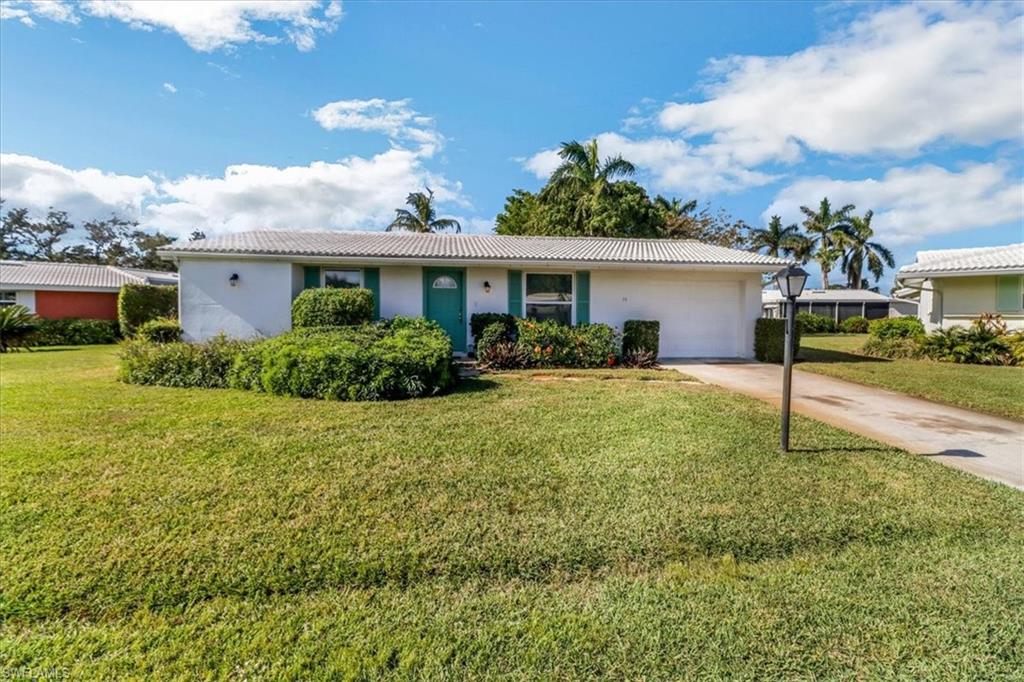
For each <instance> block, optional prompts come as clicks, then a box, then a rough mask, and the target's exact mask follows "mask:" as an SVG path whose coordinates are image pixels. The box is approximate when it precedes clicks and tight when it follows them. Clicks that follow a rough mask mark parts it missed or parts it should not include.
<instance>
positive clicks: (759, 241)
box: [750, 215, 806, 258]
mask: <svg viewBox="0 0 1024 682" xmlns="http://www.w3.org/2000/svg"><path fill="white" fill-rule="evenodd" d="M800 238H803V239H806V237H804V236H803V235H802V234H800V228H799V227H797V226H796V225H795V224H793V225H787V226H786V227H783V226H782V218H780V217H779V216H777V215H773V216H772V219H771V220H769V221H768V227H765V228H761V229H757V230H751V231H750V246H751V247H752V248H753V249H754V250H755V251H761V250H764V251H765V253H766V254H767V255H769V256H774V257H775V258H779V257H781V256H783V255H786V256H790V255H793V251H794V250H795V249H796V248H799V247H802V246H803V245H802V244H800V243H798V239H800Z"/></svg>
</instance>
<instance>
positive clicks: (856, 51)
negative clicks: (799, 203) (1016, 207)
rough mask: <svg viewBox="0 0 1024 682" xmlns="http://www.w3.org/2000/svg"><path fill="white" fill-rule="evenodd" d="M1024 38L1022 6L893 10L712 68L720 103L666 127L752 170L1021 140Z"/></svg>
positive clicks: (672, 110) (665, 112) (671, 108)
mask: <svg viewBox="0 0 1024 682" xmlns="http://www.w3.org/2000/svg"><path fill="white" fill-rule="evenodd" d="M1022 35H1024V18H1022V16H1021V6H1020V5H1013V4H991V5H984V4H977V5H970V6H967V5H959V4H955V3H933V4H916V5H899V6H896V7H888V8H885V9H882V10H880V11H877V12H874V13H870V14H866V15H863V16H862V17H861V18H860V19H858V20H856V21H854V22H853V23H852V24H851V25H850V26H849V27H848V28H847V29H845V30H843V31H841V32H839V33H838V34H836V35H834V36H832V37H831V38H830V39H829V40H827V41H826V42H824V43H823V44H819V45H815V46H813V47H810V48H807V49H805V50H802V51H800V52H796V53H795V54H792V55H787V56H782V57H761V56H734V57H729V58H726V59H722V60H718V61H714V62H712V65H711V73H712V80H711V81H710V83H708V84H707V85H706V92H707V94H708V95H709V97H708V99H706V100H705V101H702V102H683V103H670V104H667V105H665V107H664V108H663V109H662V111H661V113H660V116H659V122H660V124H661V126H662V127H663V128H664V129H665V130H668V131H676V132H679V133H681V134H682V135H683V136H685V137H693V136H701V135H707V136H710V140H711V141H710V144H709V145H708V147H709V150H712V151H714V153H716V154H717V155H720V156H727V157H730V158H733V159H735V160H736V161H737V162H738V163H741V164H745V165H748V166H749V165H756V164H760V163H764V162H768V161H780V162H786V163H791V162H795V161H798V160H800V159H801V158H802V156H803V150H804V148H806V149H809V150H813V151H816V152H823V153H827V154H842V155H866V154H875V153H885V154H894V155H903V156H912V155H916V154H918V153H920V152H921V151H922V149H923V148H925V147H926V146H928V145H932V144H935V143H940V142H943V141H951V142H957V143H965V144H974V145H984V144H988V143H991V142H995V141H999V140H1007V139H1017V138H1018V137H1019V136H1020V130H1021V129H1020V123H1021V119H1022V117H1024V85H1022V72H1021V58H1020V55H1021V50H1022V48H1024V40H1022Z"/></svg>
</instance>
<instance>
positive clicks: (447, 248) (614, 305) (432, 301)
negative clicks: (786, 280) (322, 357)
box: [160, 231, 786, 357]
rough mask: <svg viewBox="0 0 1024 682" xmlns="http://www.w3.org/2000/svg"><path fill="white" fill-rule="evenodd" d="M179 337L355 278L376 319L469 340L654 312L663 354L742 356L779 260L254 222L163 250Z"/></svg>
mask: <svg viewBox="0 0 1024 682" xmlns="http://www.w3.org/2000/svg"><path fill="white" fill-rule="evenodd" d="M160 253H161V255H163V256H164V257H166V258H173V259H174V260H175V261H177V263H178V267H179V273H180V276H181V286H180V289H179V314H180V318H181V324H182V327H183V328H184V332H185V336H186V338H187V339H191V340H202V339H208V338H210V337H212V336H214V335H216V334H219V333H224V334H227V335H228V336H232V337H240V338H246V337H261V336H262V337H265V336H274V335H276V334H280V333H281V332H284V331H287V330H288V329H290V328H291V303H292V300H293V299H294V298H295V297H296V296H297V295H298V294H299V293H300V292H301V291H302V290H303V289H306V288H309V287H358V286H362V287H366V288H368V289H370V290H372V291H373V293H374V302H375V306H376V308H377V310H376V314H377V316H378V317H383V318H387V317H393V316H395V315H408V316H424V317H427V318H429V319H432V320H435V321H437V322H438V323H439V324H440V325H441V326H442V327H443V328H444V329H445V330H446V331H447V332H448V334H449V336H451V338H452V342H453V344H454V347H455V349H456V351H458V352H465V351H467V350H469V344H470V341H471V338H470V333H469V320H470V316H471V315H473V314H474V313H482V312H497V313H506V312H507V313H512V314H513V315H517V316H520V317H522V316H526V317H531V318H535V319H556V320H558V321H560V322H563V323H566V324H578V323H585V322H603V323H606V324H610V325H613V326H615V327H617V328H618V329H620V330H621V329H622V324H623V322H625V321H626V320H629V319H645V320H659V321H660V322H661V348H660V355H661V356H663V357H686V356H690V357H699V356H729V357H748V356H750V355H752V352H753V338H754V323H755V321H756V320H757V318H758V317H760V315H761V275H762V274H763V273H765V272H772V271H775V270H778V269H780V268H781V267H783V266H784V265H785V264H786V261H783V260H780V259H778V258H772V257H768V256H763V255H760V254H756V253H749V252H746V251H738V250H735V249H728V248H723V247H719V246H711V245H708V244H703V243H701V242H697V241H684V240H657V239H606V238H584V237H564V238H563V237H508V236H499V235H459V234H413V233H400V232H337V231H334V232H327V231H320V232H300V231H288V232H284V231H257V232H246V233H240V234H232V235H226V236H222V237H215V238H211V239H203V240H199V241H193V242H189V243H187V244H183V245H181V246H171V247H168V248H166V249H163V250H161V251H160Z"/></svg>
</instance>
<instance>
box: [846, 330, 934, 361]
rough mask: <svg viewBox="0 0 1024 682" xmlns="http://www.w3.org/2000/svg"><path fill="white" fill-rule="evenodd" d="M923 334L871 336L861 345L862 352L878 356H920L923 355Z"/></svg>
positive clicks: (892, 357) (893, 357) (896, 357)
mask: <svg viewBox="0 0 1024 682" xmlns="http://www.w3.org/2000/svg"><path fill="white" fill-rule="evenodd" d="M923 338H924V337H923V336H905V337H900V336H894V337H889V338H885V339H880V338H878V337H877V336H869V337H868V340H867V341H865V342H864V345H863V346H861V348H860V352H861V353H863V354H864V355H870V356H872V357H876V358H891V359H898V358H919V357H921V354H922V350H921V340H922V339H923Z"/></svg>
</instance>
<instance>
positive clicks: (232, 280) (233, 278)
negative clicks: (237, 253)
mask: <svg viewBox="0 0 1024 682" xmlns="http://www.w3.org/2000/svg"><path fill="white" fill-rule="evenodd" d="M228 284H230V285H231V286H233V287H237V286H238V273H237V272H235V273H232V274H231V276H230V277H228Z"/></svg>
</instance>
